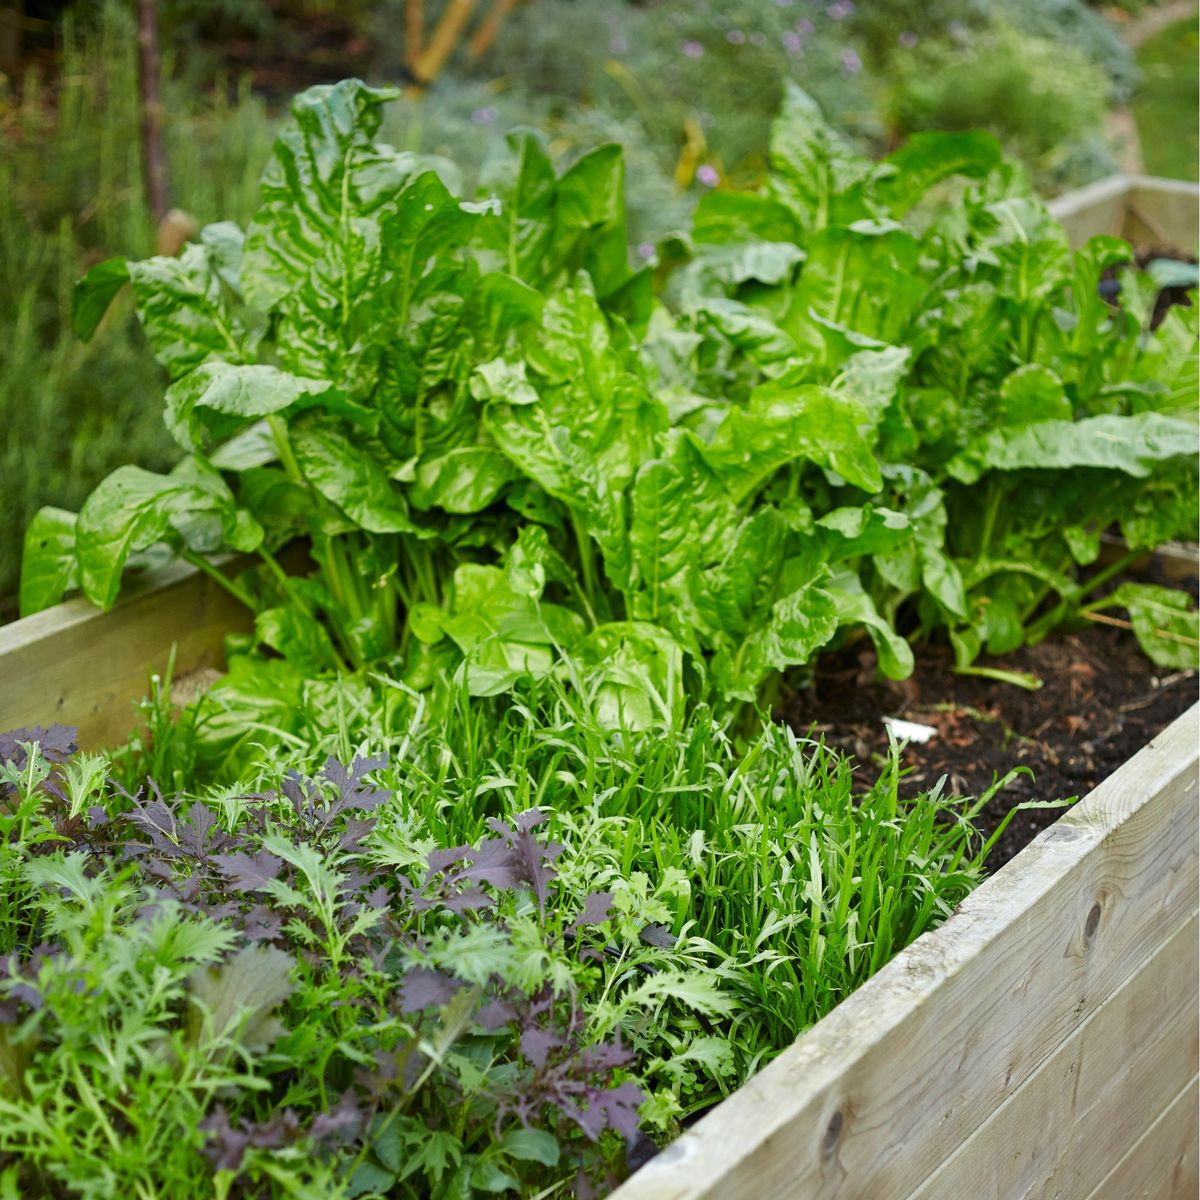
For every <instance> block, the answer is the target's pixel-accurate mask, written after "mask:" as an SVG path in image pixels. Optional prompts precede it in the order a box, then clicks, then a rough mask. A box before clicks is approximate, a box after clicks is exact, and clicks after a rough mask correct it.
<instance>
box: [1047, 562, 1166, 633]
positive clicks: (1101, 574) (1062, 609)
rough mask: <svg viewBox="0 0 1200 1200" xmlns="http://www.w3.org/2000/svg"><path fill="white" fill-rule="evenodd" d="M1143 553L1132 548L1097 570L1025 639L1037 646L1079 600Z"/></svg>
mask: <svg viewBox="0 0 1200 1200" xmlns="http://www.w3.org/2000/svg"><path fill="white" fill-rule="evenodd" d="M1142 553H1143V551H1141V550H1130V551H1129V552H1128V553H1127V554H1123V555H1122V556H1121V557H1120V558H1118V559H1116V560H1115V561H1114V562H1111V563H1109V564H1108V566H1107V567H1104V568H1102V569H1101V570H1099V571H1097V572H1096V573H1095V575H1093V576H1092V577H1091V578H1090V579H1087V580H1085V581H1084V582H1083V583H1082V584H1080V586H1079V587H1078V588H1076V590H1075V591H1074V592H1072V593H1071V595H1069V596H1064V597H1063V598H1062V600H1060V601H1059V602H1058V604H1056V605H1055V606H1054V607H1053V608H1052V609H1051V610H1050V611H1049V612H1048V613H1046V615H1045V616H1044V617H1041V618H1040V619H1039V620H1037V621H1035V622H1034V623H1033V624H1032V625H1031V626H1030V627H1029V631H1028V633H1027V635H1026V639H1025V640H1026V641H1027V642H1028V643H1029V644H1030V645H1031V646H1036V645H1037V643H1038V642H1040V641H1041V640H1042V639H1043V638H1044V637H1045V636H1046V634H1048V633H1049V632H1050V630H1052V629H1053V628H1054V627H1055V626H1056V625H1059V624H1061V623H1062V622H1063V621H1065V620H1066V618H1067V614H1068V613H1069V612H1070V611H1071V609H1072V608H1076V607H1078V605H1079V602H1080V601H1081V600H1082V599H1083V598H1084V597H1085V596H1090V595H1091V594H1092V593H1093V592H1094V591H1095V590H1096V589H1097V588H1098V587H1100V586H1101V585H1102V584H1105V583H1107V582H1108V581H1109V580H1110V579H1111V578H1112V577H1113V576H1114V575H1119V574H1120V573H1121V572H1122V571H1123V570H1125V568H1126V567H1127V566H1129V564H1130V563H1131V562H1133V561H1134V559H1136V558H1139V557H1140V556H1141V555H1142Z"/></svg>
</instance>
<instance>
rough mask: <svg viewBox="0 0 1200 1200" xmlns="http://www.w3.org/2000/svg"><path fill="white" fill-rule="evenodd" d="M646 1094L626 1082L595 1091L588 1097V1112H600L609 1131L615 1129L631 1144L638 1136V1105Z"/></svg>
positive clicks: (629, 1082)
mask: <svg viewBox="0 0 1200 1200" xmlns="http://www.w3.org/2000/svg"><path fill="white" fill-rule="evenodd" d="M645 1099H646V1094H645V1093H644V1092H643V1091H642V1089H641V1088H640V1087H638V1085H637V1084H636V1083H633V1082H632V1081H630V1080H626V1081H625V1082H624V1083H619V1084H617V1086H616V1087H614V1088H605V1089H597V1090H596V1091H595V1092H593V1093H592V1094H591V1095H590V1096H589V1100H590V1101H591V1103H590V1105H589V1107H588V1111H589V1112H592V1111H593V1110H597V1109H598V1110H600V1111H601V1112H603V1114H604V1118H605V1120H606V1122H607V1124H608V1127H609V1129H615V1130H616V1131H617V1132H618V1133H620V1134H621V1135H622V1136H623V1137H624V1138H625V1141H626V1143H631V1142H633V1141H634V1139H635V1138H636V1137H637V1136H638V1111H637V1110H638V1105H640V1104H641V1103H642V1101H643V1100H645Z"/></svg>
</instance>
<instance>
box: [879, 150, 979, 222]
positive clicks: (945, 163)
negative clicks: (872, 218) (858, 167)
mask: <svg viewBox="0 0 1200 1200" xmlns="http://www.w3.org/2000/svg"><path fill="white" fill-rule="evenodd" d="M999 165H1000V143H999V142H997V141H996V139H995V138H994V137H993V136H992V135H991V134H990V133H981V132H979V131H969V132H964V133H916V134H914V135H913V136H912V137H910V138H909V139H908V141H907V142H905V143H904V145H903V146H901V147H900V149H899V150H896V151H894V152H893V153H891V154H889V155H888V156H887V158H885V159H884V160H883V162H882V163H880V165H879V167H878V168H877V170H876V173H875V178H874V194H875V196H876V198H877V199H879V200H880V201H882V203H883V204H885V205H886V206H887V208H888V209H889V210H890V211H891V213H892V214H893V215H894V216H899V215H901V214H902V213H905V212H907V211H908V210H909V209H910V208H912V207H913V205H915V204H916V203H917V202H918V201H919V200H921V199H922V198H923V197H924V196H925V194H926V192H928V191H929V189H930V188H931V187H933V186H934V184H936V183H939V182H941V180H943V179H946V178H948V177H949V176H951V175H965V176H967V177H969V178H972V179H983V178H986V176H987V175H988V173H989V172H990V171H992V170H994V169H995V168H996V167H997V166H999Z"/></svg>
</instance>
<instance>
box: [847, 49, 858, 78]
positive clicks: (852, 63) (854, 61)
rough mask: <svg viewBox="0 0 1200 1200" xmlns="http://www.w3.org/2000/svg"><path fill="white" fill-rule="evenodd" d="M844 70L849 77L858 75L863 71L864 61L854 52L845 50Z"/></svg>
mask: <svg viewBox="0 0 1200 1200" xmlns="http://www.w3.org/2000/svg"><path fill="white" fill-rule="evenodd" d="M842 70H843V71H845V72H846V74H847V75H857V74H858V73H859V71H861V70H862V59H861V58H859V57H858V55H857V54H855V53H854V51H853V50H843V51H842Z"/></svg>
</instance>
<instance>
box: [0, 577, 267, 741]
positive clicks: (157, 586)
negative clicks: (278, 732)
mask: <svg viewBox="0 0 1200 1200" xmlns="http://www.w3.org/2000/svg"><path fill="white" fill-rule="evenodd" d="M250 628H251V618H250V614H249V612H247V610H246V609H244V608H243V607H242V606H241V605H240V604H238V603H237V602H236V601H235V600H233V598H232V597H230V596H229V595H228V594H227V593H226V592H224V591H222V590H221V588H219V587H218V586H217V585H216V584H215V583H213V582H212V581H211V580H210V579H209V578H208V577H207V576H205V575H202V574H200V573H199V572H198V571H196V569H195V568H194V567H190V566H188V565H186V564H183V563H177V564H172V565H171V566H168V567H163V568H161V569H160V570H155V571H147V572H146V573H145V574H144V575H142V576H141V577H133V578H131V579H130V580H129V582H128V583H127V584H126V585H125V587H124V589H123V592H122V598H121V600H120V601H119V602H118V604H117V605H116V607H115V608H113V609H112V611H111V612H107V613H103V612H101V611H100V610H99V609H97V608H94V607H93V606H92V605H91V604H89V603H88V602H87V601H86V600H84V599H82V598H79V599H75V600H68V601H67V602H66V603H64V604H58V605H55V606H54V607H53V608H49V609H47V610H46V611H45V612H40V613H36V614H34V615H33V616H32V617H25V618H24V619H22V620H20V621H13V622H12V623H11V624H8V625H0V730H7V729H17V728H21V727H24V726H29V725H48V724H50V723H52V722H54V721H60V722H62V723H63V724H65V725H76V726H78V727H79V739H80V744H81V745H82V746H84V747H85V748H94V747H98V746H104V745H110V744H112V743H114V742H117V741H120V740H121V739H122V738H124V737H126V736H127V735H128V734H129V732H130V730H131V729H133V727H134V725H135V723H136V714H135V710H134V707H133V706H134V704H135V703H136V701H138V700H140V699H141V698H142V697H143V696H145V695H146V694H147V692H148V690H149V686H148V677H149V675H150V673H151V672H152V671H156V672H158V673H160V674H161V673H163V672H164V671H165V670H166V667H167V661H168V658H169V656H170V652H171V647H172V645H174V646H176V648H177V649H176V658H175V671H176V674H177V675H179V674H183V673H185V672H188V671H194V670H197V669H199V668H204V667H220V666H222V665H223V662H224V655H223V651H222V641H223V639H224V636H225V634H227V633H231V632H240V631H246V630H249V629H250Z"/></svg>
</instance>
